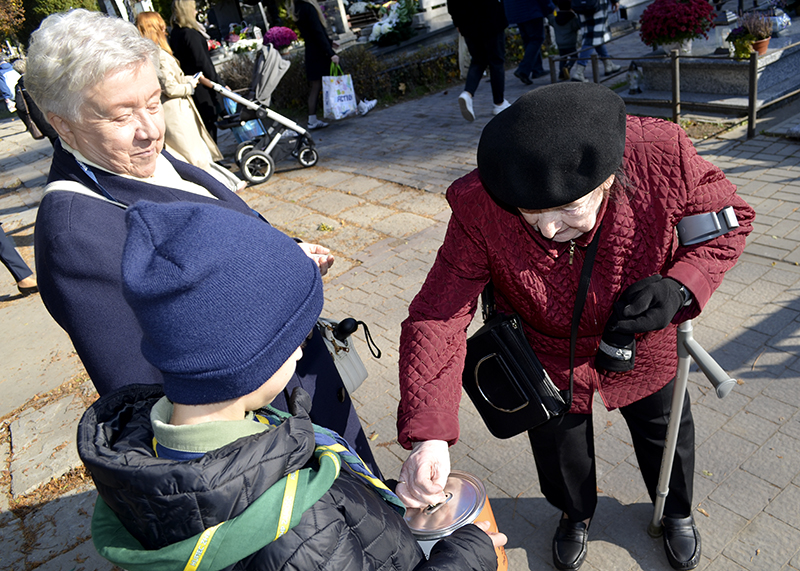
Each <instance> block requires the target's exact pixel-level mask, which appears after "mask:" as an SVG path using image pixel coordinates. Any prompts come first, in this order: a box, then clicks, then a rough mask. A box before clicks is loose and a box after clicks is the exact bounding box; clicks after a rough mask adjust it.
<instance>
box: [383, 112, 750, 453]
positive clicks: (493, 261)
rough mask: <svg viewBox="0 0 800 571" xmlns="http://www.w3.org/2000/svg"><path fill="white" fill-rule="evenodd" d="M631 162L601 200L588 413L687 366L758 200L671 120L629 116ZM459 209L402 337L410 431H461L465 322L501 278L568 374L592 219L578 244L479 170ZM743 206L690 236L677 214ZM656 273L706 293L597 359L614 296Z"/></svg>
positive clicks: (464, 186) (402, 413) (529, 327)
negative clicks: (725, 226) (627, 358)
mask: <svg viewBox="0 0 800 571" xmlns="http://www.w3.org/2000/svg"><path fill="white" fill-rule="evenodd" d="M624 167H625V172H626V174H627V177H628V179H629V184H628V185H627V186H625V185H623V184H621V183H620V182H619V181H617V182H615V184H614V188H613V189H612V192H611V195H610V197H609V198H608V199H606V201H605V202H604V203H603V205H602V206H601V210H600V214H599V217H598V220H602V230H601V238H600V244H599V249H598V252H597V258H596V259H595V265H594V269H593V272H592V279H591V283H590V286H589V292H588V297H587V301H586V306H585V308H584V311H583V317H582V319H581V324H580V327H579V330H578V342H577V347H576V355H577V357H576V360H575V383H574V396H573V405H572V410H571V411H572V412H573V413H589V412H590V411H591V407H592V397H593V394H594V392H595V391H599V393H600V396H601V397H602V399H603V402H604V404H605V405H606V407H607V408H609V409H613V408H618V407H621V406H625V405H627V404H630V403H632V402H635V401H637V400H639V399H641V398H643V397H645V396H647V395H650V394H652V393H654V392H655V391H657V390H658V389H660V388H662V387H663V386H664V385H665V384H666V383H667V382H669V381H670V379H672V378H673V377H674V376H675V372H676V366H677V353H676V348H675V347H676V345H675V343H676V330H677V324H678V323H680V322H681V321H684V320H686V319H691V318H693V317H696V316H697V315H698V314H699V313H700V311H701V309H702V308H703V306H704V305H705V303H706V302H707V301H708V299H709V298H710V297H711V294H712V293H713V292H714V290H715V289H716V288H717V287H718V286H719V284H720V282H721V281H722V277H723V274H724V273H725V272H726V271H727V270H728V269H730V268H731V267H732V266H733V265H734V263H735V262H736V259H737V258H738V256H739V255H740V254H741V252H742V250H743V249H744V246H745V237H746V236H747V234H748V233H749V232H750V231H751V230H752V221H753V218H754V212H753V209H752V208H750V206H748V205H747V203H745V202H744V200H742V199H741V198H740V197H739V196H737V195H736V187H735V186H734V185H733V184H732V183H731V182H729V181H728V180H727V179H726V178H725V175H724V174H723V173H722V171H721V170H720V169H718V168H717V167H715V166H714V165H712V164H711V163H709V162H707V161H706V160H704V159H702V158H701V157H700V156H699V155H698V154H697V152H696V150H695V149H694V147H693V145H692V143H691V142H690V141H689V139H688V137H687V136H686V134H685V133H684V131H683V130H682V129H681V128H680V127H677V126H676V125H674V124H673V123H669V122H666V121H662V120H659V119H653V118H639V117H629V118H628V124H627V142H626V148H625V157H624ZM447 200H448V202H449V203H450V207H451V208H452V211H453V214H452V217H451V219H450V223H449V226H448V228H447V234H446V236H445V239H444V243H443V244H442V247H441V248H440V249H439V253H438V254H437V257H436V261H435V262H434V265H433V267H432V268H431V271H430V273H429V274H428V277H427V279H426V280H425V284H424V285H423V286H422V289H421V291H420V292H419V294H418V295H417V296H416V298H414V301H413V302H412V303H411V306H410V308H409V317H408V319H406V320H405V321H404V322H403V325H402V333H401V337H400V394H401V398H400V405H399V410H398V417H397V426H398V434H399V441H400V443H401V444H402V445H403V446H405V447H406V448H410V447H411V444H412V443H413V442H415V441H421V440H430V439H438V440H446V441H448V442H449V443H450V444H453V443H455V442H456V440H457V439H458V435H459V429H458V405H459V401H460V399H461V372H462V369H463V366H464V354H465V351H466V329H467V327H468V326H469V324H470V322H471V320H472V316H473V315H474V313H475V310H476V307H477V301H478V297H479V295H480V293H481V291H482V290H483V287H484V285H485V284H486V283H487V282H488V281H489V279H490V278H491V280H492V282H493V283H494V285H495V292H496V298H497V306H498V310H499V311H501V312H505V313H510V312H512V311H516V312H517V313H519V315H520V316H521V318H522V320H523V322H524V327H525V333H526V335H527V337H528V340H529V341H530V343H531V346H532V347H533V348H534V350H535V351H536V354H537V355H538V357H539V359H540V360H541V361H542V364H543V365H544V367H545V369H546V370H547V371H548V373H549V374H550V377H551V378H552V379H553V382H555V384H556V385H558V386H559V387H560V388H561V389H566V388H567V387H568V385H569V382H568V379H569V336H570V324H571V320H572V310H573V307H574V304H575V295H576V292H577V288H578V280H579V276H580V272H581V265H582V263H583V259H584V257H585V253H586V248H587V246H588V245H589V242H590V241H591V239H592V237H593V236H594V232H596V229H597V227H595V230H593V231H592V232H590V233H588V234H585V235H583V236H581V237H580V238H579V239H578V240H576V241H575V245H574V246H575V248H574V256H573V260H572V262H570V255H569V250H570V247H571V244H570V243H568V242H567V243H557V242H553V241H550V240H547V239H545V238H543V237H542V236H541V234H539V233H538V232H537V231H535V230H534V229H533V228H532V227H531V226H530V225H529V224H527V223H526V222H525V221H524V220H523V218H522V217H521V216H520V215H519V214H518V213H515V212H509V211H508V210H504V209H503V208H501V207H500V206H498V205H497V204H496V203H495V202H494V201H493V200H492V199H491V197H490V196H489V195H488V194H487V192H486V191H485V190H484V188H483V186H482V185H481V182H480V179H479V176H478V172H477V170H476V171H473V172H471V173H470V174H468V175H466V176H464V177H463V178H461V179H459V180H457V181H455V182H454V183H453V184H452V185H451V186H450V188H449V189H448V191H447ZM728 205H733V207H734V209H735V211H736V216H737V218H738V220H739V224H740V227H739V228H738V229H736V230H734V231H731V232H729V233H727V234H725V235H723V236H721V237H719V238H716V239H714V240H710V241H707V242H704V243H701V244H697V245H695V246H689V247H680V246H679V245H678V240H677V236H676V232H675V225H676V224H677V223H678V222H679V221H680V220H681V218H683V217H684V216H689V215H693V214H701V213H705V212H712V211H713V212H717V211H719V210H721V209H722V208H724V207H726V206H728ZM654 274H661V275H663V276H668V277H671V278H674V279H675V280H677V281H679V282H680V283H682V284H684V285H685V286H686V287H687V288H688V289H689V290H690V291H691V292H692V294H693V296H694V302H693V303H692V304H691V305H690V306H689V307H687V308H685V309H683V310H681V311H679V312H678V315H676V316H675V319H674V320H673V324H672V325H670V326H669V327H667V328H666V329H664V330H662V331H654V332H650V333H646V334H644V335H639V336H637V352H636V367H635V368H634V369H633V371H630V372H627V373H606V372H601V371H598V370H597V369H595V367H594V355H595V354H596V353H597V347H598V345H599V343H600V337H601V335H602V332H603V328H604V327H605V324H606V321H607V320H608V318H609V316H610V315H611V308H612V304H613V302H614V301H615V300H616V299H617V298H618V297H619V295H620V293H621V292H622V291H623V290H625V288H627V287H628V286H630V285H631V284H633V283H634V282H636V281H638V280H641V279H643V278H646V277H648V276H651V275H654Z"/></svg>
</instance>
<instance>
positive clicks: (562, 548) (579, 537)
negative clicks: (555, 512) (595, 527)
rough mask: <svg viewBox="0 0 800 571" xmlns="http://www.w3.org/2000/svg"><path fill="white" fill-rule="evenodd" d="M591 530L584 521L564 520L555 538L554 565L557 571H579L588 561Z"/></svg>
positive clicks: (559, 523) (559, 525)
mask: <svg viewBox="0 0 800 571" xmlns="http://www.w3.org/2000/svg"><path fill="white" fill-rule="evenodd" d="M588 537H589V529H588V528H587V527H586V524H585V523H583V522H582V521H578V522H574V521H570V520H568V519H566V518H562V519H561V521H560V522H558V528H557V529H556V535H555V537H553V565H555V566H556V569H570V570H574V569H578V568H579V567H580V566H581V565H582V564H583V560H584V559H586V541H587V539H588Z"/></svg>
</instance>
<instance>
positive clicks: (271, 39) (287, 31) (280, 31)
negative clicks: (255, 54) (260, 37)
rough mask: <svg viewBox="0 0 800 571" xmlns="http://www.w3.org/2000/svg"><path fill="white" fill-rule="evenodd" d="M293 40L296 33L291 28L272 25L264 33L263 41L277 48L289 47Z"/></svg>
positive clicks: (295, 38) (295, 37) (295, 39)
mask: <svg viewBox="0 0 800 571" xmlns="http://www.w3.org/2000/svg"><path fill="white" fill-rule="evenodd" d="M294 41H297V34H295V33H294V30H292V29H291V28H285V27H283V26H273V27H272V28H270V29H269V30H267V33H266V34H265V35H264V43H265V44H272V46H273V47H274V48H275V49H278V50H280V49H283V48H286V47H289V46H290V45H291V44H292V42H294Z"/></svg>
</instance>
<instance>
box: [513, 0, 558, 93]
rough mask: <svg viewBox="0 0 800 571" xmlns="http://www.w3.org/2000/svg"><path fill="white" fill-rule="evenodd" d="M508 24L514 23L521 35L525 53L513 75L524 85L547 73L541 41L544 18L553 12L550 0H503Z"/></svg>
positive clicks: (553, 8)
mask: <svg viewBox="0 0 800 571" xmlns="http://www.w3.org/2000/svg"><path fill="white" fill-rule="evenodd" d="M503 1H504V3H505V7H506V18H507V19H508V23H509V24H516V25H517V28H519V34H520V36H521V37H522V45H523V46H524V48H525V55H524V56H523V57H522V61H520V62H519V65H518V66H517V69H516V70H515V71H514V75H515V76H516V77H517V78H518V79H519V80H520V81H521V82H522V83H524V84H525V85H531V83H533V82H532V81H531V78H533V79H536V78H538V77H543V76H545V75H547V72H546V71H545V69H544V65H542V43H543V42H544V19H545V17H547V16H548V15H550V14H552V13H553V10H555V6H554V5H553V1H552V0H534V1H533V2H532V1H531V0H503Z"/></svg>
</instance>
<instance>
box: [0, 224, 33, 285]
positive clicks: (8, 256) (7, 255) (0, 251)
mask: <svg viewBox="0 0 800 571" xmlns="http://www.w3.org/2000/svg"><path fill="white" fill-rule="evenodd" d="M0 262H3V265H4V266H5V267H7V268H8V271H9V272H11V275H12V276H14V281H17V282H19V281H22V280H24V279H25V278H27V277H28V276H30V275H32V274H33V272H32V271H31V269H30V268H29V267H28V264H26V263H25V261H24V260H23V259H22V256H20V255H19V253H18V252H17V250H16V248H14V242H12V241H11V238H9V237H8V236H6V233H5V232H3V228H2V226H0Z"/></svg>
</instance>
